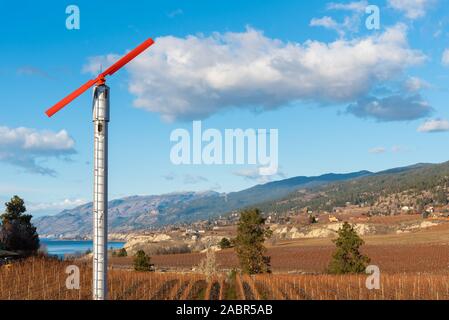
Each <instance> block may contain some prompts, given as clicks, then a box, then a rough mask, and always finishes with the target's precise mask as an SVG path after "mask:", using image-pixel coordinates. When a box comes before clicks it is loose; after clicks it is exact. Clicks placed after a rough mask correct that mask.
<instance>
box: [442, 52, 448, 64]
mask: <svg viewBox="0 0 449 320" xmlns="http://www.w3.org/2000/svg"><path fill="white" fill-rule="evenodd" d="M441 63H443V65H445V66H449V49H446V50H444V52H443V56H442V58H441Z"/></svg>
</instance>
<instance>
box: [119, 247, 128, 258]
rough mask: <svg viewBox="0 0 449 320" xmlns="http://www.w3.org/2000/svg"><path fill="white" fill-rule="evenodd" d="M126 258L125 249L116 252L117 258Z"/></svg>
mask: <svg viewBox="0 0 449 320" xmlns="http://www.w3.org/2000/svg"><path fill="white" fill-rule="evenodd" d="M127 256H128V252H126V249H125V248H121V249H120V250H119V251H118V252H117V257H127Z"/></svg>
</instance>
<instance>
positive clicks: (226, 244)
mask: <svg viewBox="0 0 449 320" xmlns="http://www.w3.org/2000/svg"><path fill="white" fill-rule="evenodd" d="M218 245H219V246H220V249H227V248H230V247H231V246H232V244H231V241H229V239H228V238H222V239H221V240H220V242H219V243H218Z"/></svg>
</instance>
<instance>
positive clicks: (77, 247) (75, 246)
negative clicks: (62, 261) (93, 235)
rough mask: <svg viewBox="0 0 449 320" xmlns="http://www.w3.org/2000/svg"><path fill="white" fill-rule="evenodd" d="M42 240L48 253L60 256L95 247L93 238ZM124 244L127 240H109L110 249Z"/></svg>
mask: <svg viewBox="0 0 449 320" xmlns="http://www.w3.org/2000/svg"><path fill="white" fill-rule="evenodd" d="M40 241H41V245H43V246H45V247H46V248H47V252H48V254H50V255H57V256H59V257H63V256H64V255H65V254H77V253H85V252H86V251H87V250H92V248H93V245H92V241H91V240H53V239H40ZM124 245H125V242H108V248H109V249H110V248H113V249H121V248H123V246H124Z"/></svg>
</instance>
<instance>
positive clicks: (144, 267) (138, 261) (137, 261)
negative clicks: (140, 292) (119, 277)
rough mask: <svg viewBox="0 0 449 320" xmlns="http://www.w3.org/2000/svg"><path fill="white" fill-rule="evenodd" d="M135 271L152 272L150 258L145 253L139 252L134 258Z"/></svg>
mask: <svg viewBox="0 0 449 320" xmlns="http://www.w3.org/2000/svg"><path fill="white" fill-rule="evenodd" d="M134 270H135V271H153V265H152V264H151V263H150V257H149V256H147V254H146V253H145V251H143V250H139V251H137V253H136V255H135V256H134Z"/></svg>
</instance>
